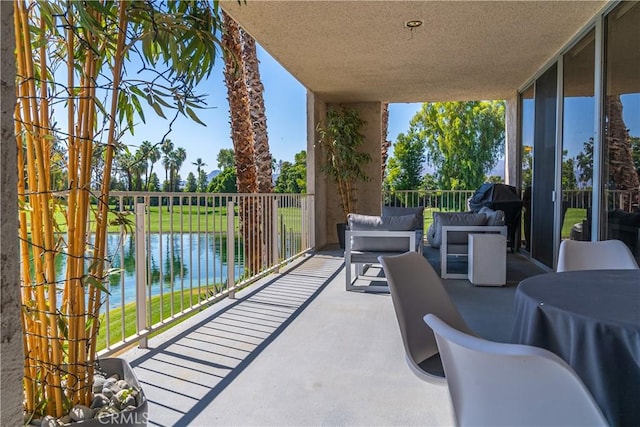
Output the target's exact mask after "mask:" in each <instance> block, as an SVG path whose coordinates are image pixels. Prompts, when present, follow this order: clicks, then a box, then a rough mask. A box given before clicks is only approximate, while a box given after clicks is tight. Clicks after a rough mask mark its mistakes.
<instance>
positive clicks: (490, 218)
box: [478, 206, 504, 225]
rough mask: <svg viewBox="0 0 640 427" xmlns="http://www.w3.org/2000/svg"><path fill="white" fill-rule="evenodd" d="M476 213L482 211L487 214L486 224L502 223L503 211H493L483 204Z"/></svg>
mask: <svg viewBox="0 0 640 427" xmlns="http://www.w3.org/2000/svg"><path fill="white" fill-rule="evenodd" d="M478 213H483V214H485V215H486V216H487V225H504V212H503V211H501V210H499V209H498V210H495V211H494V210H493V209H491V208H488V207H486V206H483V207H482V208H480V210H479V211H478Z"/></svg>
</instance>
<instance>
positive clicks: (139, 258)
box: [122, 203, 147, 348]
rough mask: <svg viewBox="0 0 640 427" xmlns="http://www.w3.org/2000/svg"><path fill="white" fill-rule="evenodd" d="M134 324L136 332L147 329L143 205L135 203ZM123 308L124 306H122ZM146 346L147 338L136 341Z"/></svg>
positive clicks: (141, 345)
mask: <svg viewBox="0 0 640 427" xmlns="http://www.w3.org/2000/svg"><path fill="white" fill-rule="evenodd" d="M135 248H136V325H137V327H138V333H140V332H141V331H143V330H145V329H147V298H146V296H147V248H146V239H145V205H144V203H137V204H136V242H135ZM122 310H124V307H123V308H122ZM138 346H139V347H140V348H147V338H146V336H145V337H144V338H141V339H140V341H139V342H138Z"/></svg>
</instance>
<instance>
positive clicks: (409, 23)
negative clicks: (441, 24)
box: [404, 19, 422, 30]
mask: <svg viewBox="0 0 640 427" xmlns="http://www.w3.org/2000/svg"><path fill="white" fill-rule="evenodd" d="M421 25H422V21H421V20H419V19H412V20H411V21H406V22H405V23H404V26H405V27H407V28H409V29H411V30H413V29H414V28H418V27H420V26H421Z"/></svg>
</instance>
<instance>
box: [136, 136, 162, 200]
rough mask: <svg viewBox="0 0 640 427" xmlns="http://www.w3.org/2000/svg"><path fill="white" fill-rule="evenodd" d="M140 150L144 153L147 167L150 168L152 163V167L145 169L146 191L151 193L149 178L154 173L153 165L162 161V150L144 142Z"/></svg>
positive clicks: (155, 145)
mask: <svg viewBox="0 0 640 427" xmlns="http://www.w3.org/2000/svg"><path fill="white" fill-rule="evenodd" d="M140 150H142V153H143V154H144V156H145V158H146V161H145V165H146V166H149V162H151V166H150V167H148V168H145V175H144V183H145V190H146V191H149V177H150V176H151V174H152V173H153V165H154V164H155V163H156V162H157V161H158V160H160V157H161V153H160V148H159V147H158V145H157V144H151V143H150V142H149V141H143V142H142V145H140Z"/></svg>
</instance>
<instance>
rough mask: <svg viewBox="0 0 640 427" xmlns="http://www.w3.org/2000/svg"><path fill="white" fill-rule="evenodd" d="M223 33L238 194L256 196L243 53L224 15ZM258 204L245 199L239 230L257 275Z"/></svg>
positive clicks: (234, 27)
mask: <svg viewBox="0 0 640 427" xmlns="http://www.w3.org/2000/svg"><path fill="white" fill-rule="evenodd" d="M222 17H223V22H224V25H223V26H224V31H223V36H222V46H223V49H224V62H225V70H224V77H225V83H226V86H227V98H228V100H229V113H230V115H231V139H232V140H233V149H234V153H235V165H236V174H237V178H236V183H237V187H238V192H239V193H256V192H257V191H258V178H257V171H256V162H255V146H254V137H253V127H252V125H251V117H250V113H249V95H248V93H247V86H246V84H245V79H244V73H243V70H242V67H241V66H238V64H239V61H241V60H242V50H241V46H240V31H239V29H238V25H237V24H236V23H235V21H233V19H231V17H229V15H227V14H226V13H225V12H224V11H223V12H222ZM256 212H257V203H256V201H255V200H254V199H253V198H244V199H242V203H240V215H241V217H240V227H241V234H242V236H243V239H244V251H245V254H246V255H245V259H246V261H245V268H246V270H247V272H248V273H249V274H252V273H254V272H257V271H258V269H259V266H260V265H261V256H260V250H259V246H260V245H256V242H259V241H260V240H259V239H258V236H259V235H260V223H259V222H257V221H252V219H255V218H256V215H255V213H256Z"/></svg>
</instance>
